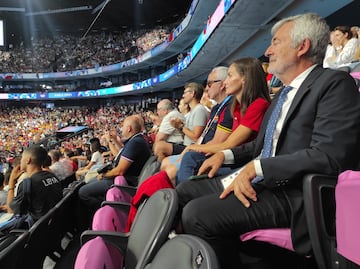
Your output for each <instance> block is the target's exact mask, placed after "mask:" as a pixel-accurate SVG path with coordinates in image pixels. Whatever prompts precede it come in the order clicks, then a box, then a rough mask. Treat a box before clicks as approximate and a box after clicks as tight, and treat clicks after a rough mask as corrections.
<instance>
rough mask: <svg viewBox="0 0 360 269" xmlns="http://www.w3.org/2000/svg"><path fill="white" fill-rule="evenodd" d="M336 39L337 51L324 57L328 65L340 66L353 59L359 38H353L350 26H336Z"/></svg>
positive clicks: (347, 63) (332, 66) (331, 66)
mask: <svg viewBox="0 0 360 269" xmlns="http://www.w3.org/2000/svg"><path fill="white" fill-rule="evenodd" d="M334 39H336V42H337V44H338V46H337V47H336V49H335V50H336V53H335V54H334V55H331V56H329V57H328V58H326V59H324V61H325V64H326V66H329V67H330V68H339V67H341V66H346V65H349V64H350V63H351V62H352V61H353V58H354V55H355V52H356V49H357V47H358V39H357V38H353V36H352V33H351V31H350V27H348V26H337V27H335V29H334Z"/></svg>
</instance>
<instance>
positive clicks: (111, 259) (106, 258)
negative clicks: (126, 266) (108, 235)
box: [74, 236, 123, 269]
mask: <svg viewBox="0 0 360 269" xmlns="http://www.w3.org/2000/svg"><path fill="white" fill-rule="evenodd" d="M94 253H96V255H94ZM122 264H123V256H122V255H121V253H120V252H119V251H118V250H117V249H116V247H114V246H112V245H111V244H110V243H105V242H104V240H103V239H102V238H101V237H100V236H97V237H95V238H94V239H92V240H90V241H88V242H86V243H85V244H84V245H83V246H82V247H81V249H80V251H79V253H78V255H77V258H76V261H75V266H74V268H75V269H98V268H106V269H117V268H122Z"/></svg>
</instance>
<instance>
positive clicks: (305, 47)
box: [297, 38, 311, 57]
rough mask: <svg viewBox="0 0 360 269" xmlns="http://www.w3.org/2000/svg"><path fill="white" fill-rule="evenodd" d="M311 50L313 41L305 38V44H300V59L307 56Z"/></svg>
mask: <svg viewBox="0 0 360 269" xmlns="http://www.w3.org/2000/svg"><path fill="white" fill-rule="evenodd" d="M310 48H311V41H310V39H308V38H305V39H304V40H303V42H301V43H300V45H299V46H298V53H297V55H298V57H301V56H303V55H305V54H306V53H307V52H308V51H309V50H310Z"/></svg>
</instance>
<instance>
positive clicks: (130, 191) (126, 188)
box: [111, 185, 137, 196]
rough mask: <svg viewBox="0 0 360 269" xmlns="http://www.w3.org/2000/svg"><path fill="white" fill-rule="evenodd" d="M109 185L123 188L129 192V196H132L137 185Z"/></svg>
mask: <svg viewBox="0 0 360 269" xmlns="http://www.w3.org/2000/svg"><path fill="white" fill-rule="evenodd" d="M111 187H116V188H118V189H120V190H123V191H125V192H127V193H128V194H130V195H131V196H134V195H135V193H136V190H137V187H133V186H124V185H111Z"/></svg>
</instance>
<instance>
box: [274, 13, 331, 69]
mask: <svg viewBox="0 0 360 269" xmlns="http://www.w3.org/2000/svg"><path fill="white" fill-rule="evenodd" d="M288 22H292V23H293V24H294V25H293V27H292V29H291V30H290V37H291V39H292V46H293V47H297V46H298V45H300V44H301V42H303V41H304V40H305V39H309V40H310V43H311V47H310V50H309V51H308V52H307V54H306V57H307V58H309V59H310V60H311V61H312V62H314V63H317V64H322V62H323V59H324V57H325V52H326V47H327V45H328V44H329V38H330V29H329V26H328V24H327V23H326V21H325V20H324V19H323V18H321V17H320V16H319V15H317V14H314V13H305V14H300V15H296V16H292V17H288V18H285V19H282V20H280V21H278V22H277V23H276V24H275V25H274V26H273V27H272V29H271V34H272V35H274V34H275V33H276V32H277V31H278V30H279V28H280V27H281V26H282V25H284V24H285V23H288Z"/></svg>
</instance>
